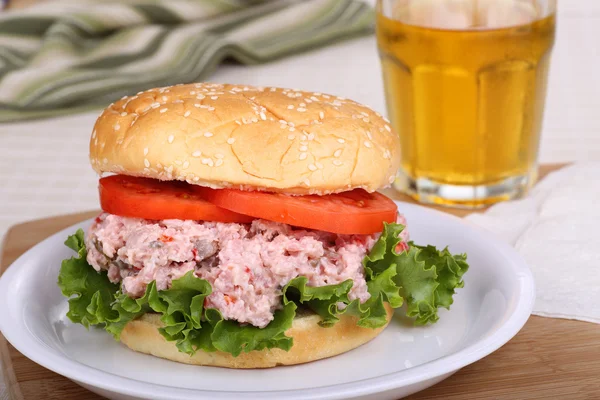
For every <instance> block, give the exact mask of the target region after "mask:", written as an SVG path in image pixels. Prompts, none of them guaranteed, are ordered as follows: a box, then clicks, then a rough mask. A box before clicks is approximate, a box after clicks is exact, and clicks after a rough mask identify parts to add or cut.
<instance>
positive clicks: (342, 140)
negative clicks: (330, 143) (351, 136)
mask: <svg viewBox="0 0 600 400" xmlns="http://www.w3.org/2000/svg"><path fill="white" fill-rule="evenodd" d="M338 143H346V141H345V140H344V139H342V138H340V139H338Z"/></svg>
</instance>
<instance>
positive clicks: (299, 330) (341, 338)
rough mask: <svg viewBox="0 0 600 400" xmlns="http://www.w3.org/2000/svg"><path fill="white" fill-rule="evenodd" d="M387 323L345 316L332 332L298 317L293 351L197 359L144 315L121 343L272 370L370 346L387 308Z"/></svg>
mask: <svg viewBox="0 0 600 400" xmlns="http://www.w3.org/2000/svg"><path fill="white" fill-rule="evenodd" d="M385 307H386V311H387V323H386V325H385V326H383V327H381V328H378V329H369V328H361V327H359V326H357V325H356V322H357V320H358V318H357V317H354V316H347V315H343V316H341V318H340V320H339V322H338V323H337V324H335V325H334V326H332V327H330V328H322V327H321V326H320V325H319V321H320V320H321V318H320V317H319V316H318V315H316V314H313V313H311V312H305V313H302V314H300V313H299V314H298V315H296V318H295V319H294V322H293V324H292V327H291V328H290V329H288V330H287V331H286V335H287V336H290V337H293V338H294V345H293V346H292V348H291V349H290V351H285V350H282V349H265V350H261V351H251V352H249V353H242V354H240V355H239V356H237V357H233V356H232V355H231V354H229V353H224V352H221V351H215V352H211V353H207V352H204V351H197V352H196V353H195V354H194V355H193V356H189V355H188V354H185V353H182V352H180V351H179V350H178V349H177V347H176V346H175V342H168V341H167V340H166V339H165V338H164V337H162V335H161V334H160V333H159V332H158V328H160V327H161V326H162V322H161V321H160V317H159V315H158V314H153V313H148V314H144V315H143V316H142V317H140V318H139V319H136V320H134V321H131V322H129V323H128V324H127V325H126V326H125V329H124V330H123V332H122V333H121V341H122V342H123V343H124V344H125V345H126V346H128V347H129V348H130V349H132V350H134V351H138V352H140V353H146V354H151V355H153V356H156V357H161V358H166V359H167V360H172V361H177V362H180V363H186V364H194V365H212V366H216V367H226V368H271V367H275V366H278V365H294V364H303V363H307V362H310V361H315V360H320V359H322V358H327V357H333V356H336V355H338V354H342V353H345V352H347V351H350V350H352V349H355V348H357V347H358V346H360V345H363V344H365V343H367V342H369V341H370V340H371V339H373V338H375V337H376V336H377V335H379V333H381V332H382V331H383V330H384V329H385V327H386V326H387V324H389V322H390V320H391V318H392V314H393V309H392V308H391V307H390V306H389V304H387V303H386V304H385Z"/></svg>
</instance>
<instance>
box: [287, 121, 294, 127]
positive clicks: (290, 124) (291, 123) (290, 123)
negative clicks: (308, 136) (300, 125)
mask: <svg viewBox="0 0 600 400" xmlns="http://www.w3.org/2000/svg"><path fill="white" fill-rule="evenodd" d="M288 125H289V126H292V127H293V126H296V124H294V123H293V122H288Z"/></svg>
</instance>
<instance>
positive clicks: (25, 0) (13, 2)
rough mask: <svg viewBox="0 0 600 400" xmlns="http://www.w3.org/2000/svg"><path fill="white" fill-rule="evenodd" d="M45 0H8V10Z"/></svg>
mask: <svg viewBox="0 0 600 400" xmlns="http://www.w3.org/2000/svg"><path fill="white" fill-rule="evenodd" d="M42 1H46V0H8V7H7V9H8V10H18V9H21V8H26V7H29V6H32V5H34V4H36V3H41V2H42Z"/></svg>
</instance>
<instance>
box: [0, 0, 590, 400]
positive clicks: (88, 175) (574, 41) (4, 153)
mask: <svg viewBox="0 0 600 400" xmlns="http://www.w3.org/2000/svg"><path fill="white" fill-rule="evenodd" d="M369 1H371V2H373V0H369ZM558 20H559V23H558V35H557V43H556V47H555V50H554V56H553V60H552V68H551V77H550V87H549V95H548V101H547V107H546V118H545V123H544V131H543V139H542V147H541V155H540V161H541V162H544V163H551V162H572V161H589V160H600V1H598V0H562V1H561V0H559V18H558ZM211 80H213V81H217V82H230V83H244V84H255V85H271V86H283V87H293V88H295V87H298V88H302V89H308V90H314V91H319V92H325V93H332V94H336V95H340V96H344V97H347V98H351V99H355V100H357V101H360V102H363V103H365V104H367V105H369V106H371V107H372V108H374V109H375V110H378V111H380V112H382V113H385V103H384V97H383V84H382V81H381V73H380V68H379V60H378V56H377V50H376V44H375V38H374V37H366V38H361V39H356V40H352V41H348V42H344V43H340V44H337V45H335V46H331V47H327V48H324V49H321V50H317V51H313V52H311V53H306V54H300V55H297V56H295V57H290V58H286V59H283V60H281V61H277V62H273V63H270V64H266V65H261V66H253V67H243V66H234V65H228V66H224V67H222V68H220V69H219V71H218V72H217V73H216V74H215V75H214V76H213V77H212V78H211ZM98 114H99V111H96V112H90V113H85V114H79V115H73V116H69V117H61V118H55V119H46V120H39V121H31V122H23V123H14V124H0V237H1V236H3V234H4V233H5V232H6V230H7V229H8V228H9V226H11V225H13V224H16V223H19V222H23V221H26V220H31V219H35V218H42V217H47V216H52V215H59V214H65V213H73V212H78V211H85V210H90V209H95V208H98V200H97V189H96V185H97V179H98V178H97V176H96V175H95V173H94V172H93V171H92V169H91V168H90V166H89V163H88V159H87V156H88V140H89V136H90V133H91V130H92V125H93V123H94V121H95V119H96V117H97V116H98ZM1 381H2V378H1V374H0V400H4V399H5V396H7V395H6V393H4V391H3V390H2V386H3V385H2V382H1Z"/></svg>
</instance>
